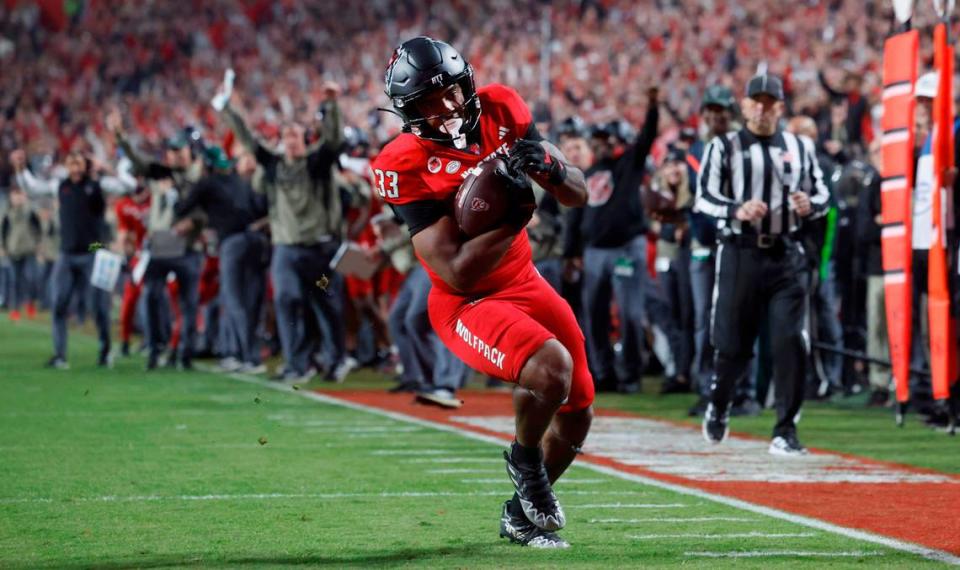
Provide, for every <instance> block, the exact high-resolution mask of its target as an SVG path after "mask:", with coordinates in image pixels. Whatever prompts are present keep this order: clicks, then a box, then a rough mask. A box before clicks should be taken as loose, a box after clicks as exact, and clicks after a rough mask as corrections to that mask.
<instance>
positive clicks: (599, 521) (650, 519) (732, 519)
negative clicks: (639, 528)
mask: <svg viewBox="0 0 960 570" xmlns="http://www.w3.org/2000/svg"><path fill="white" fill-rule="evenodd" d="M587 522H588V523H590V524H614V523H615V524H637V523H648V522H656V523H666V522H760V519H752V518H748V517H647V518H644V519H590V520H588V521H587Z"/></svg>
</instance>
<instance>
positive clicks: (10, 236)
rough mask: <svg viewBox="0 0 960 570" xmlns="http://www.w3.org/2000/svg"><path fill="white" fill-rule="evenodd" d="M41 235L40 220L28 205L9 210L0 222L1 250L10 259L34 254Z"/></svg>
mask: <svg viewBox="0 0 960 570" xmlns="http://www.w3.org/2000/svg"><path fill="white" fill-rule="evenodd" d="M41 233H42V232H41V228H40V218H39V217H37V214H36V212H34V211H33V209H32V208H31V207H30V206H29V205H24V206H21V207H17V208H10V209H9V210H7V213H6V214H4V216H3V220H2V222H0V237H2V239H3V249H4V251H6V252H7V255H8V256H10V257H11V258H20V257H26V256H28V255H34V254H36V252H37V248H38V247H39V246H40V238H41Z"/></svg>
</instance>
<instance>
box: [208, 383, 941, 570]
mask: <svg viewBox="0 0 960 570" xmlns="http://www.w3.org/2000/svg"><path fill="white" fill-rule="evenodd" d="M226 376H228V377H229V378H233V379H234V380H239V381H241V382H246V383H248V384H255V385H257V386H264V387H268V388H270V389H272V390H277V391H281V392H288V393H291V394H294V395H300V396H302V397H304V398H308V399H310V400H314V401H316V402H322V403H324V404H328V405H334V406H341V407H345V408H350V409H353V410H358V411H363V412H368V413H371V414H376V415H379V416H382V417H387V418H391V419H394V420H399V421H405V422H409V423H413V424H416V425H421V426H428V427H433V428H436V429H437V430H440V431H444V432H447V433H455V434H459V435H462V436H463V437H466V438H469V439H473V440H475V441H483V442H486V443H492V444H494V445H498V446H500V447H505V446H506V444H507V442H506V441H505V440H503V439H500V438H497V437H493V436H490V435H485V434H481V433H475V432H472V431H470V430H466V429H463V428H460V427H457V426H451V425H446V424H442V423H438V422H432V421H429V420H424V419H420V418H415V417H413V416H408V415H406V414H400V413H397V412H391V411H388V410H382V409H380V408H376V407H374V406H367V405H364V404H357V403H355V402H348V401H346V400H342V399H340V398H333V397H330V396H325V395H323V394H318V393H316V392H309V391H304V390H294V389H292V388H290V387H289V386H285V385H271V384H270V383H269V382H268V381H266V380H263V379H260V378H257V377H255V376H248V375H246V374H229V375H226ZM578 466H580V467H583V468H585V469H591V470H593V471H596V472H597V473H603V474H606V475H610V476H612V477H616V478H618V479H623V480H626V481H633V482H635V483H641V484H643V485H650V486H651V487H656V488H658V489H665V490H668V491H673V492H675V493H680V494H683V495H688V496H691V497H697V498H699V499H706V500H708V501H712V502H715V503H719V504H721V505H727V506H729V507H734V508H737V509H741V510H745V511H749V512H752V513H757V514H760V515H764V516H768V517H773V518H776V519H780V520H785V521H788V522H791V523H794V524H799V525H803V526H806V527H810V528H814V529H816V530H822V531H825V532H831V533H834V534H839V535H841V536H845V537H847V538H852V539H855V540H863V541H866V542H872V543H874V544H879V545H881V546H885V547H887V548H892V549H895V550H900V551H903V552H909V553H912V554H916V555H919V556H922V557H924V558H928V559H930V560H936V561H938V562H944V563H947V564H954V565H958V566H960V556H956V555H954V554H950V553H949V552H944V551H942V550H936V549H934V548H928V547H926V546H921V545H919V544H913V543H911V542H907V541H904V540H898V539H896V538H890V537H887V536H881V535H878V534H874V533H872V532H867V531H863V530H858V529H853V528H847V527H843V526H840V525H836V524H833V523H828V522H826V521H821V520H817V519H814V518H811V517H805V516H802V515H796V514H793V513H788V512H786V511H780V510H777V509H773V508H770V507H764V506H761V505H755V504H753V503H748V502H747V501H743V500H740V499H734V498H732V497H724V496H722V495H714V494H713V493H709V492H707V491H703V490H700V489H696V488H693V487H684V486H683V485H677V484H675V483H667V482H666V481H660V480H659V479H653V478H651V477H644V476H642V475H635V474H633V473H625V472H622V471H619V470H617V469H613V468H611V467H606V466H603V465H596V464H593V463H589V462H586V461H583V462H580V463H578ZM684 506H685V505H684ZM581 508H585V507H581Z"/></svg>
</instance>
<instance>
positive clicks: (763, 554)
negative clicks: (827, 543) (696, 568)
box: [683, 550, 883, 558]
mask: <svg viewBox="0 0 960 570" xmlns="http://www.w3.org/2000/svg"><path fill="white" fill-rule="evenodd" d="M683 555H684V556H698V557H702V558H771V557H789V558H860V557H862V556H883V553H882V552H873V551H860V550H854V551H849V552H844V551H838V552H829V551H825V552H814V551H809V550H748V551H742V552H741V551H737V550H734V551H732V552H709V551H707V552H684V553H683Z"/></svg>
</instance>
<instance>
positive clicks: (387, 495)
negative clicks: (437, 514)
mask: <svg viewBox="0 0 960 570" xmlns="http://www.w3.org/2000/svg"><path fill="white" fill-rule="evenodd" d="M565 494H566V495H572V496H590V497H597V496H604V495H606V496H610V495H617V496H620V495H624V494H632V493H631V492H630V491H626V492H624V491H567V492H566V493H565ZM639 494H642V493H639ZM503 496H504V492H503V491H468V492H455V491H422V492H421V491H395V492H388V491H385V492H380V493H236V494H230V493H210V494H205V495H101V496H97V497H67V498H52V497H0V505H16V504H24V503H27V504H29V503H64V504H69V503H152V502H168V501H263V500H272V499H324V500H335V499H363V498H370V499H418V498H434V497H503ZM572 506H574V507H575V506H576V505H572Z"/></svg>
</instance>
